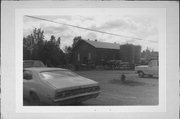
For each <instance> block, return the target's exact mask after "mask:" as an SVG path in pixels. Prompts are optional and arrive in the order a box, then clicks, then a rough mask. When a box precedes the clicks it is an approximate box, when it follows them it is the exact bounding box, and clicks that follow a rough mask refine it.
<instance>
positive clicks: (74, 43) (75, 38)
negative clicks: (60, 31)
mask: <svg viewBox="0 0 180 119" xmlns="http://www.w3.org/2000/svg"><path fill="white" fill-rule="evenodd" d="M80 40H83V39H82V38H81V36H76V37H74V39H73V45H72V46H73V47H74V46H75V45H76V43H77V42H78V41H80Z"/></svg>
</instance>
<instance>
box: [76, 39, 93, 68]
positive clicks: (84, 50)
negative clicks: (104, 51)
mask: <svg viewBox="0 0 180 119" xmlns="http://www.w3.org/2000/svg"><path fill="white" fill-rule="evenodd" d="M78 55H79V56H78ZM78 57H79V58H78ZM95 60H96V51H95V48H94V47H93V46H91V45H89V44H88V43H86V42H84V41H81V42H80V43H79V44H78V46H76V48H75V49H73V64H74V65H80V64H86V63H88V61H91V63H95Z"/></svg>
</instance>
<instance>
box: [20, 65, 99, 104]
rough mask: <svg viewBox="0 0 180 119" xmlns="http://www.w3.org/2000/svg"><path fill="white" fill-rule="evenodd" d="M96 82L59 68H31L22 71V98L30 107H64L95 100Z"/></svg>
mask: <svg viewBox="0 0 180 119" xmlns="http://www.w3.org/2000/svg"><path fill="white" fill-rule="evenodd" d="M99 93H100V87H99V85H98V82H96V81H93V80H90V79H88V78H85V77H82V76H80V75H78V74H75V73H73V72H71V71H70V70H66V69H61V68H47V67H46V68H45V67H31V68H24V71H23V98H25V99H26V98H27V99H30V102H31V105H41V104H48V105H49V104H50V105H54V104H55V105H57V104H60V105H64V104H73V103H80V102H82V101H86V100H88V99H91V98H96V97H97V96H98V95H99Z"/></svg>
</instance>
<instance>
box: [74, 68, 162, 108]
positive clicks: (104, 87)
mask: <svg viewBox="0 0 180 119" xmlns="http://www.w3.org/2000/svg"><path fill="white" fill-rule="evenodd" d="M76 73H78V74H80V75H82V76H84V77H87V78H90V79H93V80H95V81H97V82H99V84H100V87H101V94H100V95H99V96H98V97H97V98H95V99H91V100H88V101H86V102H84V103H83V105H157V104H158V99H159V98H158V86H159V83H158V78H138V75H137V74H135V72H134V71H118V70H113V71H112V70H111V71H78V72H76ZM122 73H124V74H125V76H126V81H125V82H124V83H123V82H121V80H120V77H121V75H122Z"/></svg>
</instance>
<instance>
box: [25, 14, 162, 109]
mask: <svg viewBox="0 0 180 119" xmlns="http://www.w3.org/2000/svg"><path fill="white" fill-rule="evenodd" d="M158 25H159V21H158V17H157V16H153V15H145V14H144V15H136V14H134V15H132V14H131V15H129V14H123V15H24V16H23V105H24V106H32V105H35V106H37V105H38V106H45V105H48V106H62V105H63V106H112V105H116V106H123V105H126V106H131V105H136V106H138V105H146V106H148V105H158V104H159V90H158V89H159V78H158V77H159V26H158Z"/></svg>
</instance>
